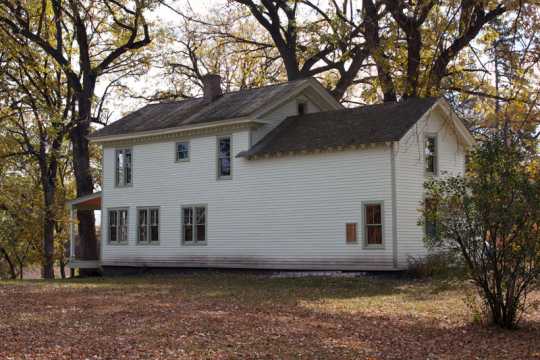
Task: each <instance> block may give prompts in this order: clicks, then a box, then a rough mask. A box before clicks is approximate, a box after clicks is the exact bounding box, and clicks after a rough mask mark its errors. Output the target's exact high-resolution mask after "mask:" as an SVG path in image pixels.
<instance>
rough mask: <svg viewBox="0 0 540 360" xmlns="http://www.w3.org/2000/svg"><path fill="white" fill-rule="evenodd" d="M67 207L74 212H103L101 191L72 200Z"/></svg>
mask: <svg viewBox="0 0 540 360" xmlns="http://www.w3.org/2000/svg"><path fill="white" fill-rule="evenodd" d="M67 205H68V206H70V207H71V208H72V209H74V210H101V191H98V192H95V193H93V194H90V195H85V196H81V197H78V198H76V199H73V200H70V201H68V202H67Z"/></svg>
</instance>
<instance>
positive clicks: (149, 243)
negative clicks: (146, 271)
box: [137, 241, 159, 246]
mask: <svg viewBox="0 0 540 360" xmlns="http://www.w3.org/2000/svg"><path fill="white" fill-rule="evenodd" d="M137 246H159V241H154V242H138V243H137Z"/></svg>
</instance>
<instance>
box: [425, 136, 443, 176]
mask: <svg viewBox="0 0 540 360" xmlns="http://www.w3.org/2000/svg"><path fill="white" fill-rule="evenodd" d="M428 139H433V140H434V142H435V151H434V154H433V167H434V169H433V170H434V171H433V172H431V171H428V169H427V154H426V144H427V140H428ZM422 155H423V156H422V158H423V160H424V161H423V166H424V173H425V174H426V175H427V176H437V175H438V174H439V139H438V136H437V134H436V133H425V134H424V142H423V144H422Z"/></svg>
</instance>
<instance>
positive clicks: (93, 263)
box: [67, 192, 101, 269]
mask: <svg viewBox="0 0 540 360" xmlns="http://www.w3.org/2000/svg"><path fill="white" fill-rule="evenodd" d="M67 205H68V206H69V212H70V217H71V219H72V220H73V221H72V222H71V225H70V233H69V263H68V266H69V267H70V268H71V269H100V268H101V260H100V259H99V254H100V253H101V252H100V250H101V249H100V247H101V246H100V244H101V239H100V234H101V231H99V228H96V237H97V249H96V253H97V254H98V258H97V259H88V258H85V257H84V256H82V253H83V252H82V247H83V244H81V238H80V237H79V234H78V231H77V222H76V220H77V211H82V210H85V211H88V210H89V211H96V210H101V192H96V193H93V194H91V195H87V196H82V197H79V198H77V199H73V200H71V201H69V202H68V203H67Z"/></svg>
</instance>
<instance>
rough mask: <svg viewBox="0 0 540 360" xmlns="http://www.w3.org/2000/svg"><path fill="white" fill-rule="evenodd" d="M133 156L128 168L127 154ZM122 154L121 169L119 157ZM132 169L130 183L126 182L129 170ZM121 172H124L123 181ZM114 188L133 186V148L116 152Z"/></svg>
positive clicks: (116, 150)
mask: <svg viewBox="0 0 540 360" xmlns="http://www.w3.org/2000/svg"><path fill="white" fill-rule="evenodd" d="M128 151H129V153H130V154H131V161H130V164H129V166H126V164H127V163H126V152H128ZM119 154H122V165H123V166H122V168H121V169H120V164H119V163H118V155H119ZM128 168H129V169H130V179H129V180H130V181H129V183H128V182H127V181H126V178H127V176H126V175H127V172H128V171H127V170H128ZM119 172H122V181H120V178H119V176H118V175H119ZM114 186H115V187H130V186H133V149H131V148H122V149H115V150H114Z"/></svg>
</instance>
